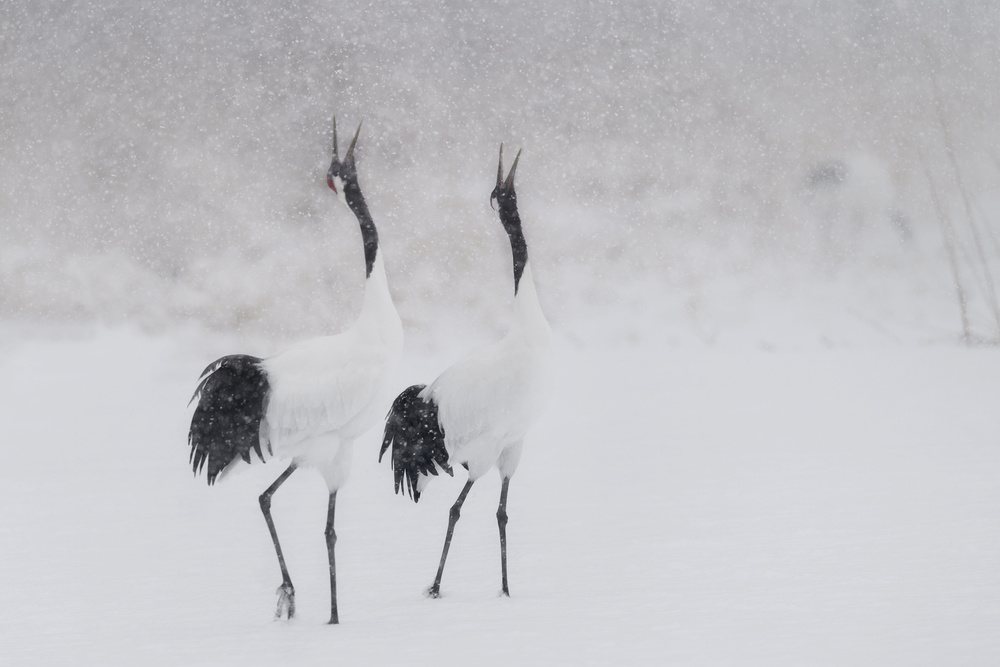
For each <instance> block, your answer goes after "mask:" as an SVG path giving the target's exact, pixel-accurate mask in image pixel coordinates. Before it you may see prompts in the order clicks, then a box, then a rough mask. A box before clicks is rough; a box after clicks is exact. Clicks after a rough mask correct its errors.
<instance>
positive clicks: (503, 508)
mask: <svg viewBox="0 0 1000 667" xmlns="http://www.w3.org/2000/svg"><path fill="white" fill-rule="evenodd" d="M509 485H510V477H504V478H503V486H502V487H500V506H499V507H498V508H497V525H498V526H499V527H500V577H501V580H502V581H503V590H501V591H500V593H501V595H503V596H504V597H508V598H509V597H510V589H509V588H507V487H508V486H509Z"/></svg>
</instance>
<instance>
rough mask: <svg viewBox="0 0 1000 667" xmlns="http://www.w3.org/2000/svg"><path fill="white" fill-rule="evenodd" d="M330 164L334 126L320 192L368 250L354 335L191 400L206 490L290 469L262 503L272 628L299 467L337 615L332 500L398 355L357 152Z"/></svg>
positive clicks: (245, 367)
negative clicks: (288, 502)
mask: <svg viewBox="0 0 1000 667" xmlns="http://www.w3.org/2000/svg"><path fill="white" fill-rule="evenodd" d="M360 132H361V125H358V131H357V132H356V133H355V134H354V140H353V141H352V142H351V146H350V148H348V149H347V154H346V155H345V156H344V159H343V161H341V160H340V159H339V157H338V155H337V120H336V118H335V119H334V121H333V162H332V163H331V164H330V169H329V171H328V172H327V183H328V184H329V186H330V188H331V189H333V191H334V192H336V193H337V196H338V198H339V199H341V200H342V201H344V202H345V203H346V204H347V205H348V206H349V207H350V209H351V211H353V212H354V215H355V216H356V217H357V219H358V223H359V224H360V225H361V237H362V240H363V241H364V250H365V271H366V276H367V278H366V282H365V294H364V301H363V303H362V306H361V313H360V315H359V316H358V319H357V321H356V322H355V323H354V325H353V326H352V327H351V328H349V329H347V330H346V331H344V332H343V333H340V334H338V335H335V336H323V337H320V338H313V339H311V340H306V341H303V342H300V343H298V344H296V345H293V346H292V347H290V348H288V349H286V350H285V351H283V352H280V353H278V354H276V355H274V356H273V357H268V358H266V359H259V358H257V357H251V356H247V355H232V356H227V357H223V358H222V359H219V360H217V361H214V362H212V363H211V364H209V366H208V368H206V369H205V371H204V373H202V376H201V382H200V384H199V385H198V388H197V390H196V391H195V393H194V397H193V398H192V399H191V400H192V402H193V401H195V400H197V401H198V405H197V407H196V408H195V411H194V416H193V417H192V419H191V430H190V432H189V434H188V444H189V445H190V446H191V458H190V461H191V464H192V466H193V468H194V472H195V474H196V475H197V474H198V473H199V472H200V471H201V470H202V469H203V468H204V469H206V476H207V478H208V483H209V484H214V483H215V481H216V479H221V478H222V477H224V476H225V475H226V474H227V473H228V472H229V471H230V470H232V469H233V468H235V467H240V466H242V465H245V464H248V463H251V461H253V460H254V459H253V458H252V457H253V455H256V457H257V458H259V459H260V460H261V461H265V460H271V459H272V458H274V459H286V460H288V459H290V460H291V463H290V464H289V466H288V468H287V469H286V470H285V471H284V472H283V473H281V475H280V476H279V477H278V479H277V480H275V482H274V483H273V484H271V486H269V487H268V488H267V490H265V491H264V493H262V494H261V495H260V508H261V510H262V511H263V512H264V519H265V521H267V528H268V530H269V531H270V533H271V540H272V541H273V542H274V551H275V553H276V554H277V556H278V565H279V566H280V568H281V586H279V587H278V590H277V594H278V608H277V611H276V612H275V617H276V618H281V617H282V616H286V617H287V618H289V619H291V618H292V617H293V616H294V615H295V588H294V587H293V586H292V580H291V578H290V577H289V576H288V569H287V568H286V567H285V558H284V556H283V555H282V553H281V545H280V544H279V542H278V534H277V532H276V531H275V528H274V522H273V521H272V519H271V496H272V495H274V493H275V491H277V490H278V488H279V487H280V486H281V485H282V484H283V483H284V482H285V481H286V480H287V479H288V477H289V476H290V475H291V474H292V473H293V472H295V471H296V470H297V469H298V468H299V467H307V468H315V469H316V470H318V471H319V473H320V474H321V475H322V476H323V479H324V480H325V481H326V485H327V488H328V489H329V492H330V496H329V506H328V511H327V519H326V546H327V552H328V554H329V561H330V623H337V622H339V617H338V614H337V574H336V567H335V565H334V545H335V544H336V542H337V535H336V533H335V532H334V528H333V518H334V507H335V505H336V500H337V490H338V489H339V488H340V487H341V486H342V485H343V484H344V482H345V481H346V480H347V477H348V474H349V472H350V466H351V451H352V449H353V444H354V440H355V439H356V438H357V437H358V436H360V435H361V434H362V433H364V432H365V431H367V430H368V429H370V428H371V427H372V426H373V425H375V423H376V422H378V420H379V418H380V416H381V415H382V414H384V412H383V411H384V410H385V406H386V405H388V403H389V400H390V399H391V398H392V394H391V392H390V391H389V390H388V386H389V380H390V379H391V375H392V373H393V372H394V369H395V367H396V364H397V362H398V360H399V357H400V356H401V354H402V348H403V328H402V324H401V323H400V319H399V315H398V314H397V313H396V308H395V306H393V303H392V297H391V296H390V294H389V285H388V282H387V281H386V276H385V266H384V264H383V262H382V253H381V251H380V249H379V245H378V233H377V232H376V230H375V223H374V222H373V221H372V217H371V214H370V213H369V212H368V206H367V204H366V203H365V198H364V196H363V195H362V194H361V187H360V186H359V185H358V173H357V169H356V168H355V158H354V147H355V145H356V144H357V141H358V134H360Z"/></svg>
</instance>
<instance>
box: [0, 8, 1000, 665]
mask: <svg viewBox="0 0 1000 667" xmlns="http://www.w3.org/2000/svg"><path fill="white" fill-rule="evenodd" d="M0 90H3V93H4V94H3V95H2V96H0V377H2V378H3V380H4V382H3V383H0V384H2V385H3V386H2V390H0V421H2V423H4V425H5V433H6V436H7V437H6V438H5V440H6V442H7V445H8V447H7V450H6V451H7V452H8V458H7V460H6V461H5V464H4V466H3V469H4V472H3V483H2V484H0V505H2V506H3V507H4V508H5V512H4V513H3V516H0V537H2V539H3V544H4V545H5V553H4V555H3V556H2V557H0V590H3V591H5V596H6V598H7V599H8V600H9V601H10V602H9V603H8V604H5V605H4V606H3V608H2V609H0V627H3V628H4V630H3V632H0V656H4V657H6V656H13V658H15V659H16V660H15V661H16V662H17V663H18V664H53V663H66V662H73V661H74V660H79V659H80V658H81V657H86V658H87V659H88V661H91V662H93V661H98V662H100V663H101V664H137V663H142V664H155V663H156V660H157V658H158V659H159V660H160V662H162V663H163V664H180V663H185V664H187V663H192V662H205V663H211V664H225V663H227V662H228V663H230V664H241V665H252V664H283V663H285V662H289V661H300V662H305V663H311V662H318V661H320V660H323V661H324V662H328V661H329V660H340V659H342V660H345V661H352V660H353V661H354V662H358V663H370V664H377V663H382V662H388V661H389V660H390V659H392V660H398V659H399V656H401V655H407V656H410V657H412V658H413V660H414V662H416V663H419V662H420V661H425V662H426V663H427V664H432V663H433V664H447V663H448V662H449V661H454V660H457V659H459V657H463V658H466V659H467V657H468V656H470V655H474V656H477V660H478V661H479V662H483V663H485V664H494V663H495V664H505V665H511V664H530V663H532V662H533V661H534V662H538V663H544V664H560V663H562V664H649V663H654V662H656V663H659V662H663V661H668V660H673V661H676V662H683V663H689V664H690V663H694V664H720V663H727V664H733V663H740V664H746V663H752V664H768V665H779V664H817V663H818V664H955V663H961V664H984V665H985V664H995V663H996V662H997V660H998V659H1000V643H998V640H997V633H996V631H995V628H996V626H997V619H998V617H1000V579H998V576H997V568H996V564H997V562H998V557H1000V534H998V532H997V530H998V528H997V527H998V526H1000V520H998V517H1000V496H998V491H997V489H998V487H997V484H996V483H995V474H994V473H995V471H996V470H997V469H998V463H1000V461H998V449H997V442H998V441H997V432H998V422H997V417H996V405H997V399H998V392H1000V382H998V380H997V378H998V377H1000V367H998V364H1000V361H998V358H997V354H996V352H997V350H996V343H997V341H998V340H1000V308H998V306H997V297H996V287H995V283H996V281H997V280H1000V125H998V123H997V117H996V110H997V109H998V108H1000V6H998V5H997V4H996V3H993V2H986V1H985V0H974V1H972V2H966V3H961V4H956V3H950V2H943V1H941V2H937V1H931V0H911V1H906V0H899V1H897V2H876V3H872V2H862V1H861V0H847V1H846V2H823V1H819V0H816V1H807V2H796V3H788V2H761V3H731V2H716V1H712V2H707V3H706V2H694V1H693V0H677V1H676V2H657V1H649V2H644V1H639V2H628V3H624V2H611V1H610V0H596V1H594V2H588V3H579V4H572V3H566V2H561V3H538V2H534V1H529V0H509V1H505V2H500V1H494V2H480V3H460V2H457V1H455V0H432V1H431V2H421V3H415V2H412V1H408V0H395V1H394V0H390V1H388V2H380V3H340V2H332V1H330V0H304V1H303V2H296V3H282V2H277V1H275V0H265V1H263V2H257V3H235V2H231V1H229V0H220V1H218V2H204V1H202V0H180V1H179V2H172V3H136V2H134V1H132V0H129V1H126V0H85V1H82V2H62V1H59V0H42V1H38V2H20V3H16V2H8V3H4V4H3V5H2V7H0ZM334 114H336V115H337V118H338V121H339V123H340V124H342V126H344V127H352V128H353V127H356V124H357V123H358V122H359V121H361V120H362V119H363V121H364V129H363V130H362V133H361V137H360V138H359V141H358V147H357V151H358V153H357V155H358V170H359V173H360V180H361V185H362V187H363V188H364V190H365V193H366V197H367V199H368V203H369V205H370V207H371V210H372V214H373V216H374V217H375V219H376V220H377V222H378V225H379V232H380V240H381V242H382V247H383V250H384V253H385V261H386V267H387V273H388V277H389V281H390V286H391V290H392V292H393V296H394V299H395V302H396V305H397V307H398V310H399V313H400V315H401V317H402V319H403V324H404V329H405V331H406V336H407V342H406V346H407V347H406V350H405V352H404V362H403V370H402V372H401V374H400V376H401V377H400V379H399V389H402V388H403V387H405V386H407V385H408V384H411V383H412V382H416V381H426V380H427V379H428V378H432V377H435V376H436V375H437V374H438V373H439V372H440V371H441V370H442V369H443V368H445V367H446V366H447V365H448V364H449V363H451V362H452V361H454V360H455V359H456V358H458V357H460V356H462V354H464V353H465V352H467V351H468V350H471V349H473V348H474V347H476V346H479V345H481V344H483V343H486V342H491V341H493V340H496V339H497V338H498V337H499V336H501V335H502V334H503V333H504V331H505V328H506V326H507V322H508V321H509V314H510V307H511V300H512V296H513V295H512V293H511V292H512V290H511V288H510V285H511V273H510V272H511V268H510V267H511V265H510V257H509V254H508V253H509V247H508V245H507V239H506V238H505V235H504V233H503V230H502V229H501V228H500V226H499V225H498V224H497V223H496V218H495V213H494V212H493V211H491V210H490V202H489V193H490V191H491V190H492V186H493V183H492V182H491V180H492V179H494V178H495V168H496V162H495V160H496V153H497V150H498V148H499V144H500V143H501V142H503V143H504V144H505V146H507V147H508V148H509V149H511V150H516V149H518V148H523V150H524V153H523V155H522V158H521V162H520V166H519V167H518V179H519V180H520V183H519V185H518V194H519V206H520V210H521V215H522V219H523V221H524V229H525V234H526V236H527V238H528V242H529V243H530V246H531V250H532V266H533V269H534V271H535V276H536V280H537V282H538V292H539V299H540V301H541V304H542V307H543V308H544V310H545V311H546V315H547V316H548V319H549V321H550V322H551V324H552V326H553V330H554V331H555V332H556V336H557V339H558V341H559V347H560V352H559V355H558V356H559V362H560V366H561V369H562V376H561V380H560V382H559V389H560V391H559V392H557V393H558V396H557V398H556V401H555V403H554V404H553V407H552V409H551V410H550V411H549V412H548V413H546V415H545V417H544V418H543V421H542V423H540V424H539V427H538V429H537V430H536V431H535V432H533V433H532V434H530V435H529V438H531V439H532V444H531V446H530V449H526V454H525V457H524V460H523V461H522V465H521V468H520V470H519V473H518V477H517V478H516V479H515V481H514V482H513V484H512V487H511V499H510V506H509V508H508V511H509V513H510V515H511V519H510V525H509V528H508V530H509V539H510V543H511V547H510V549H511V552H510V553H511V592H512V594H513V597H512V598H511V599H510V600H498V599H496V597H495V593H496V590H495V589H496V588H497V585H498V584H497V583H496V582H494V581H493V580H492V579H491V577H493V576H495V575H496V574H497V573H496V572H495V570H496V569H497V567H496V563H494V561H495V560H496V545H495V544H494V541H495V539H496V538H495V534H494V533H495V530H496V525H495V522H494V523H492V524H491V522H490V518H491V516H492V513H493V512H494V510H495V502H496V492H497V488H498V486H499V484H498V483H497V484H496V488H491V487H489V486H488V484H487V483H486V479H485V478H484V480H483V483H482V487H481V488H480V485H477V487H476V490H475V491H474V493H473V495H472V496H470V499H469V502H468V503H467V505H466V507H465V509H464V511H463V517H468V518H466V519H463V522H464V524H465V525H460V527H459V529H458V533H457V534H456V538H455V540H456V541H455V544H454V546H453V553H452V556H451V557H450V558H451V560H450V564H449V567H451V568H453V569H452V570H450V571H449V573H448V575H447V577H446V579H445V582H444V586H443V590H442V592H443V593H444V594H445V595H444V598H443V599H441V600H438V601H428V600H425V599H423V598H422V597H421V596H420V591H421V590H423V588H425V587H426V585H427V584H428V583H429V579H430V577H431V575H432V574H433V571H432V570H433V567H434V564H435V563H434V561H435V559H436V556H437V554H436V551H437V550H438V549H439V545H440V539H441V534H442V532H443V529H444V525H443V524H444V521H445V516H446V512H447V507H448V506H449V505H450V503H451V502H452V501H453V500H454V497H455V495H456V494H457V492H458V488H460V485H461V483H462V479H460V478H461V475H456V478H455V479H454V480H449V482H448V483H442V484H441V485H440V486H435V487H432V488H431V489H429V490H428V492H427V494H426V496H425V497H424V498H423V499H422V500H421V503H420V505H419V506H416V507H413V506H411V505H407V504H406V503H405V502H402V501H401V500H400V499H398V498H396V497H395V496H393V494H392V492H391V489H392V479H391V472H390V471H388V469H381V468H379V467H378V466H377V465H376V463H375V458H376V457H377V448H378V438H377V434H376V433H374V432H373V433H371V434H369V441H368V442H367V443H362V442H361V441H360V440H359V443H358V451H357V454H356V456H355V470H354V478H353V480H352V482H351V483H350V485H349V486H348V487H347V489H345V491H344V494H345V496H344V499H343V502H342V506H343V509H342V510H338V511H341V515H340V517H341V518H338V521H343V528H342V529H341V528H338V534H339V537H340V542H339V544H338V549H343V557H342V559H343V565H342V583H341V586H342V591H341V595H342V620H343V621H344V623H343V625H342V626H341V627H339V628H336V629H331V628H327V627H325V626H323V625H322V621H323V620H324V619H323V618H322V616H323V610H322V607H323V604H324V598H325V595H326V593H325V591H324V589H323V586H324V576H325V572H324V571H323V567H322V566H323V562H324V560H325V557H326V556H325V549H324V544H323V540H322V523H323V514H324V512H325V502H324V501H323V498H322V496H323V495H324V493H325V492H324V490H323V488H322V483H321V482H320V481H319V479H318V478H315V479H312V480H309V479H307V478H306V477H307V476H303V478H302V479H300V480H294V482H290V483H289V485H290V488H289V490H288V491H287V497H286V498H284V499H282V498H280V497H278V498H276V499H275V513H276V517H279V514H280V515H281V516H280V518H276V520H277V521H278V522H279V523H281V524H282V525H283V530H285V531H287V534H288V536H287V538H285V537H284V536H283V539H287V541H288V546H287V548H286V550H287V551H288V552H289V559H290V561H292V562H291V564H290V567H292V568H293V569H294V571H300V572H302V574H301V575H299V577H300V578H299V580H297V582H296V584H297V586H298V587H299V588H300V591H301V592H300V597H301V599H300V601H299V604H300V608H301V618H300V619H299V620H298V621H296V622H294V623H292V624H286V623H271V622H270V620H269V613H270V610H271V609H273V604H274V600H273V591H274V587H275V586H276V585H277V583H278V573H277V568H276V566H275V564H274V563H273V562H272V561H273V553H271V552H270V551H269V549H270V543H269V540H268V537H267V534H266V531H265V530H264V528H263V522H262V521H261V519H260V516H259V510H258V509H257V499H256V498H257V495H258V494H259V493H260V491H261V489H262V488H263V487H262V485H266V484H267V483H269V482H270V481H271V480H269V479H266V480H265V478H266V477H267V476H268V475H269V474H270V471H268V472H266V473H260V472H259V471H250V472H248V473H246V474H245V475H244V476H242V477H237V478H235V479H233V480H228V481H227V482H226V483H225V484H221V485H219V486H218V487H217V488H212V489H208V488H203V484H199V483H197V481H196V480H193V479H190V478H189V469H188V466H187V465H186V455H187V447H186V441H185V433H186V430H185V429H186V426H187V422H188V420H189V419H190V413H189V412H186V411H185V402H186V400H187V399H188V398H189V397H190V392H191V391H192V389H193V386H194V382H195V379H196V378H197V375H198V373H199V372H200V370H201V369H202V368H203V367H204V365H205V364H206V363H207V362H208V361H210V360H212V359H215V358H217V357H218V356H220V355H221V354H223V353H230V352H234V351H243V352H246V353H250V354H257V355H267V354H271V353H273V352H275V351H277V350H280V349H282V348H284V347H286V346H287V345H288V344H289V343H292V342H294V341H296V340H300V339H302V338H307V337H311V336H316V335H322V334H327V333H333V332H337V331H340V330H342V329H343V328H344V327H345V326H347V325H348V324H350V323H351V322H352V321H353V319H354V318H355V316H356V314H357V311H358V308H359V307H360V303H361V294H362V287H363V280H364V266H365V265H364V255H363V253H362V251H361V246H360V239H359V234H358V231H357V225H356V222H355V220H354V219H353V216H351V215H350V213H349V212H347V211H346V210H345V209H344V208H343V207H342V206H340V205H339V204H338V203H337V202H335V201H334V200H335V198H336V196H335V195H334V194H333V193H332V192H331V191H330V190H329V188H327V186H326V184H325V181H324V176H325V175H326V169H327V166H328V164H329V159H330V141H331V118H332V116H333V115H334ZM366 448H367V451H368V452H369V454H370V456H366V455H365V454H364V451H366ZM259 474H264V477H260V476H258V475H259ZM449 483H451V484H452V485H451V486H449V485H448V484H449ZM455 485H458V486H455ZM435 656H443V657H442V658H437V657H435Z"/></svg>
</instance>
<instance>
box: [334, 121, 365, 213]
mask: <svg viewBox="0 0 1000 667" xmlns="http://www.w3.org/2000/svg"><path fill="white" fill-rule="evenodd" d="M359 134H361V123H358V131H357V132H355V133H354V139H352V140H351V145H350V147H349V148H348V149H347V154H346V155H344V159H343V160H341V159H340V156H339V155H338V154H337V118H336V116H334V118H333V161H332V162H331V163H330V169H329V170H328V171H327V172H326V183H327V185H329V186H330V189H331V190H333V191H334V192H336V193H337V196H338V197H340V199H341V200H344V201H345V202H346V199H345V197H344V187H345V186H347V185H349V184H353V185H357V182H358V170H357V168H356V167H355V164H354V146H355V145H356V144H357V143H358V135H359Z"/></svg>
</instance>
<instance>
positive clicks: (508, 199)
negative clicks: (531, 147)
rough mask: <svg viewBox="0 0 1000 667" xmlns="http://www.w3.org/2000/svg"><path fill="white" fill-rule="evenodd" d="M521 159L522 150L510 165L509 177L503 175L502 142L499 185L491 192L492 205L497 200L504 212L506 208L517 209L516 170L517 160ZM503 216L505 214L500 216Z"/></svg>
mask: <svg viewBox="0 0 1000 667" xmlns="http://www.w3.org/2000/svg"><path fill="white" fill-rule="evenodd" d="M520 159H521V151H518V152H517V156H516V157H514V164H512V165H511V166H510V173H508V174H507V178H506V179H504V177H503V144H500V164H498V165H497V185H496V187H495V188H493V192H492V193H491V194H490V207H492V206H493V201H494V200H496V202H497V204H499V205H500V211H501V213H503V212H504V211H505V210H514V211H516V210H517V193H516V192H514V172H516V171H517V161H518V160H520ZM500 217H501V218H503V215H501V216H500Z"/></svg>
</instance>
